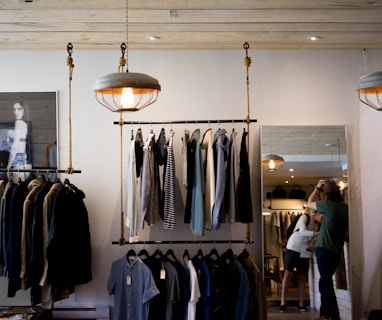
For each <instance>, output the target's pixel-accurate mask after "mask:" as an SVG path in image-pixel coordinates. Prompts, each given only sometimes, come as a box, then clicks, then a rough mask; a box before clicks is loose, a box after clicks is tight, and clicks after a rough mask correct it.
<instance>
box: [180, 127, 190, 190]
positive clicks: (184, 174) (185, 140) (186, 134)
mask: <svg viewBox="0 0 382 320" xmlns="http://www.w3.org/2000/svg"><path fill="white" fill-rule="evenodd" d="M181 139H182V157H183V171H182V182H183V186H184V187H185V188H188V175H187V171H188V146H189V140H190V131H188V129H184V134H183V137H182V138H181Z"/></svg>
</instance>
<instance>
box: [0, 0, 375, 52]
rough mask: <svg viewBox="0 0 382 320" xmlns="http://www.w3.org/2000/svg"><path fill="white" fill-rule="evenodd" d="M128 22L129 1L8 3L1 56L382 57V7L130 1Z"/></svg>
mask: <svg viewBox="0 0 382 320" xmlns="http://www.w3.org/2000/svg"><path fill="white" fill-rule="evenodd" d="M127 17H128V19H126V2H125V1H124V0H33V1H32V0H1V1H0V50H7V49H20V50H35V49H44V50H47V49H48V50H49V49H59V50H62V48H63V47H64V48H65V47H66V44H67V43H68V42H72V43H73V45H74V47H75V49H76V50H77V49H90V50H95V49H115V48H119V45H120V43H122V42H126V39H128V48H129V49H140V50H204V49H218V50H237V49H240V50H242V46H243V43H244V42H248V43H250V45H251V49H272V50H279V49H284V50H285V49H295V50H314V49H364V48H366V49H382V0H347V1H346V0H231V1H229V0H155V1H153V0H129V3H128V15H127ZM126 21H128V23H126ZM126 25H127V26H128V28H126ZM127 30H128V37H127V36H126V31H127ZM147 36H157V37H159V40H157V41H150V40H147V39H146V37H147ZM309 36H319V37H321V39H320V40H319V41H314V42H312V41H309V40H307V38H308V37H309Z"/></svg>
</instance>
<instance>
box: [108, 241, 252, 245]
mask: <svg viewBox="0 0 382 320" xmlns="http://www.w3.org/2000/svg"><path fill="white" fill-rule="evenodd" d="M219 243H228V244H231V243H243V244H246V243H245V241H244V240H199V241H198V240H149V241H136V242H126V245H133V244H141V245H142V244H143V245H146V244H156V245H160V244H169V245H172V244H184V245H188V244H219ZM112 244H120V243H119V241H113V242H112Z"/></svg>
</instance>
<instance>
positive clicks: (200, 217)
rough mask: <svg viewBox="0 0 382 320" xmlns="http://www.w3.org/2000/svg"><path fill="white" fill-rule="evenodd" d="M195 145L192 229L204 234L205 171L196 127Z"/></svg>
mask: <svg viewBox="0 0 382 320" xmlns="http://www.w3.org/2000/svg"><path fill="white" fill-rule="evenodd" d="M191 140H193V144H194V145H195V159H194V165H195V167H194V177H193V185H192V200H191V220H190V222H191V230H192V231H193V233H194V234H195V235H204V201H203V199H204V197H203V195H204V190H205V185H204V173H203V165H202V155H201V150H200V129H196V130H195V131H194V132H193V133H192V136H191Z"/></svg>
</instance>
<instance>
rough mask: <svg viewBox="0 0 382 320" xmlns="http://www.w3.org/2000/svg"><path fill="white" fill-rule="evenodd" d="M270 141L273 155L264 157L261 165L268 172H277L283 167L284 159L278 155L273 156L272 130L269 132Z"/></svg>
mask: <svg viewBox="0 0 382 320" xmlns="http://www.w3.org/2000/svg"><path fill="white" fill-rule="evenodd" d="M269 141H270V145H271V153H270V154H267V155H265V156H263V158H262V159H261V163H262V164H263V166H264V167H265V168H266V169H267V170H268V171H276V170H277V169H280V168H281V167H282V166H283V164H284V158H283V157H282V156H279V155H277V154H273V143H272V142H273V141H272V129H270V131H269Z"/></svg>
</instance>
